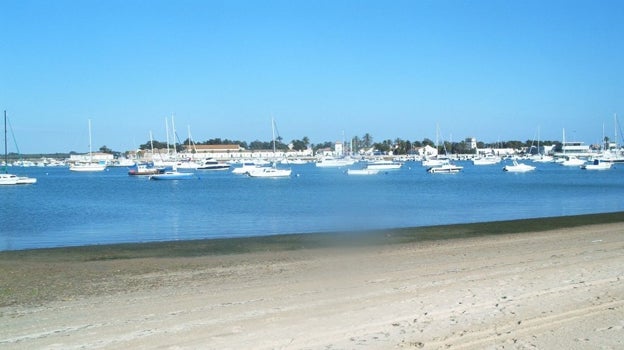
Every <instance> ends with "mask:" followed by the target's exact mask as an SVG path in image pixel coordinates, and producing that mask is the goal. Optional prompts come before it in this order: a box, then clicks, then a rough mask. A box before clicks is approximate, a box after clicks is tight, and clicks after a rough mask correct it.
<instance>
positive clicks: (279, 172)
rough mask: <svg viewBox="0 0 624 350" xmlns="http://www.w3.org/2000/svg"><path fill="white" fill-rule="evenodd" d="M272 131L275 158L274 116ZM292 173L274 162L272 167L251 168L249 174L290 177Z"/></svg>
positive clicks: (254, 175)
mask: <svg viewBox="0 0 624 350" xmlns="http://www.w3.org/2000/svg"><path fill="white" fill-rule="evenodd" d="M271 131H272V134H273V159H275V153H276V151H275V120H274V119H273V118H271ZM291 173H292V170H291V169H278V168H277V166H276V163H275V162H273V166H272V167H261V168H253V169H249V171H248V172H247V175H249V176H250V177H289V176H290V174H291Z"/></svg>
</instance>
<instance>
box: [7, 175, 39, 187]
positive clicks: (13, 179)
mask: <svg viewBox="0 0 624 350" xmlns="http://www.w3.org/2000/svg"><path fill="white" fill-rule="evenodd" d="M34 183H37V179H36V178H34V177H26V176H17V175H13V174H0V185H30V184H34Z"/></svg>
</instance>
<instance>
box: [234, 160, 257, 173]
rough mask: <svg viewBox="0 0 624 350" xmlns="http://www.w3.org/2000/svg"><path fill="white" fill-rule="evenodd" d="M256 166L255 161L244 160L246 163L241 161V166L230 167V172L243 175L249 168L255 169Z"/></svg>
mask: <svg viewBox="0 0 624 350" xmlns="http://www.w3.org/2000/svg"><path fill="white" fill-rule="evenodd" d="M256 168H259V166H258V165H256V163H251V162H246V163H243V165H242V166H239V167H235V168H233V169H232V174H238V175H245V174H247V173H248V172H249V171H250V170H253V169H256Z"/></svg>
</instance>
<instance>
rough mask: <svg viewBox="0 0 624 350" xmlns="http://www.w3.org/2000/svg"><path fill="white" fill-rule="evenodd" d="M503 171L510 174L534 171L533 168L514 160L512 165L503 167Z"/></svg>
mask: <svg viewBox="0 0 624 350" xmlns="http://www.w3.org/2000/svg"><path fill="white" fill-rule="evenodd" d="M503 170H504V171H508V172H510V173H526V172H529V171H533V170H535V167H534V166H532V165H527V164H524V163H518V162H517V161H516V160H514V161H513V164H512V165H505V167H503Z"/></svg>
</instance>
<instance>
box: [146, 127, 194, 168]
mask: <svg viewBox="0 0 624 350" xmlns="http://www.w3.org/2000/svg"><path fill="white" fill-rule="evenodd" d="M171 128H172V129H173V158H174V159H176V158H177V156H178V151H177V150H176V148H177V144H176V132H175V122H174V121H173V116H171ZM167 134H169V131H168V130H167ZM167 138H169V135H167ZM194 175H195V174H193V173H181V172H179V171H178V168H177V167H176V166H174V167H173V169H172V170H167V171H165V172H164V173H162V174H155V175H152V176H150V177H149V179H150V180H187V179H193V178H195V176H194Z"/></svg>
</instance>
